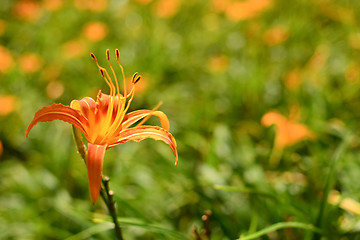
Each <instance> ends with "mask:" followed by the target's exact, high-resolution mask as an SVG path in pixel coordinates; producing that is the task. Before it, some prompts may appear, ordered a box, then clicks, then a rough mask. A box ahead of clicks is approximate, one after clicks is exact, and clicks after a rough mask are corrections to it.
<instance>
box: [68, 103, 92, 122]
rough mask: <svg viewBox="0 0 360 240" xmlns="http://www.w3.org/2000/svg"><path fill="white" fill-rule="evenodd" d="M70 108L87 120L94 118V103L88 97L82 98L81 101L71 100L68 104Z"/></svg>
mask: <svg viewBox="0 0 360 240" xmlns="http://www.w3.org/2000/svg"><path fill="white" fill-rule="evenodd" d="M70 107H71V108H73V109H76V110H79V111H81V113H82V115H83V116H84V117H85V118H87V119H88V120H89V119H91V118H95V109H96V103H95V101H94V99H92V98H90V97H84V98H83V99H81V100H73V101H72V102H71V103H70Z"/></svg>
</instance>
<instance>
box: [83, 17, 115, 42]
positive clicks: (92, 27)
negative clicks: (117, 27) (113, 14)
mask: <svg viewBox="0 0 360 240" xmlns="http://www.w3.org/2000/svg"><path fill="white" fill-rule="evenodd" d="M108 31H109V29H108V27H107V25H106V24H105V23H102V22H89V23H87V24H86V25H85V26H84V28H83V34H84V36H85V37H86V38H87V39H88V40H90V41H93V42H97V41H100V40H102V39H104V38H105V37H106V35H107V34H108Z"/></svg>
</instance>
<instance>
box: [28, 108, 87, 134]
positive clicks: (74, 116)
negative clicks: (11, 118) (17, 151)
mask: <svg viewBox="0 0 360 240" xmlns="http://www.w3.org/2000/svg"><path fill="white" fill-rule="evenodd" d="M53 120H62V121H65V122H67V123H70V124H72V125H74V126H75V127H77V128H78V129H79V130H80V131H81V132H82V133H83V134H84V135H85V137H86V138H88V134H87V131H86V130H87V127H88V123H87V121H86V119H85V117H84V116H83V115H81V113H80V112H79V111H78V110H75V109H73V108H71V107H69V106H65V105H63V104H61V103H59V104H52V105H50V106H47V107H43V108H42V109H40V110H39V111H37V112H36V113H35V116H34V119H33V120H32V121H31V123H30V124H29V126H28V127H27V129H26V132H25V136H26V137H27V136H28V135H29V132H30V130H31V129H32V128H33V127H34V125H35V124H37V123H39V122H49V121H53Z"/></svg>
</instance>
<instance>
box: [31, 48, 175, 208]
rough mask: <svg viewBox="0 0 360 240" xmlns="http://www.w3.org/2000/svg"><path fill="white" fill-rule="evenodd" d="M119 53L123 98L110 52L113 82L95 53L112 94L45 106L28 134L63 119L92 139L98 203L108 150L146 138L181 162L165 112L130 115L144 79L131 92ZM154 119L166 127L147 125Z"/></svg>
mask: <svg viewBox="0 0 360 240" xmlns="http://www.w3.org/2000/svg"><path fill="white" fill-rule="evenodd" d="M115 53H116V59H117V62H118V65H119V67H120V68H121V71H122V76H123V81H124V87H123V88H124V94H123V95H122V94H121V93H120V89H119V84H118V81H117V77H116V75H115V72H114V69H113V67H112V65H111V62H110V56H109V50H107V51H106V57H107V60H108V62H109V65H110V69H111V71H110V74H112V75H113V79H112V78H111V77H110V74H109V73H108V71H107V70H106V69H105V68H103V67H101V66H100V65H99V64H98V62H97V59H96V58H95V56H94V54H91V57H92V58H93V59H94V61H95V62H96V64H97V66H98V68H99V71H100V73H101V76H102V77H103V78H104V79H105V81H106V83H107V84H108V86H109V87H110V95H107V94H104V93H102V92H101V91H99V93H98V95H97V100H96V101H94V100H93V99H92V98H90V97H85V98H83V99H81V100H73V101H72V102H71V104H70V106H65V105H63V104H52V105H50V106H47V107H44V108H42V109H40V110H39V111H38V112H36V113H35V117H34V119H33V120H32V121H31V123H30V124H29V126H28V128H27V129H26V133H25V135H26V136H28V134H29V132H30V130H31V129H32V128H33V126H34V125H35V124H37V123H39V122H47V121H53V120H62V121H65V122H68V123H70V124H72V125H74V126H75V127H76V128H78V129H79V130H80V131H81V132H82V133H83V134H84V136H85V138H86V139H87V140H88V148H87V160H86V165H87V171H88V180H89V187H90V193H91V199H92V202H93V203H95V202H96V200H97V198H98V196H99V193H100V188H101V177H102V164H103V159H104V154H105V150H106V149H109V148H111V147H114V146H116V145H117V144H120V143H125V142H127V141H137V142H139V141H141V140H143V139H146V138H153V139H155V140H161V141H163V142H165V143H166V144H168V145H169V146H170V148H171V150H172V151H173V153H174V155H175V157H176V161H175V165H177V163H178V154H177V150H176V141H175V138H174V137H173V136H172V135H171V133H170V132H169V127H170V125H169V120H168V118H167V116H166V115H165V114H164V113H163V112H161V111H157V110H156V108H157V107H156V108H155V109H153V110H137V111H133V112H130V113H127V111H128V109H129V107H130V103H131V102H132V100H133V97H134V94H135V84H136V83H137V82H138V81H139V80H140V78H141V77H140V76H139V75H138V73H135V74H134V75H133V77H132V89H131V90H130V92H127V90H126V79H125V74H124V70H123V67H122V66H121V64H120V62H119V57H120V53H119V50H118V49H116V51H115ZM150 116H156V117H158V118H159V120H160V123H161V126H162V127H158V126H150V125H144V123H145V122H146V121H147V119H148V118H149V117H150ZM133 125H135V126H133Z"/></svg>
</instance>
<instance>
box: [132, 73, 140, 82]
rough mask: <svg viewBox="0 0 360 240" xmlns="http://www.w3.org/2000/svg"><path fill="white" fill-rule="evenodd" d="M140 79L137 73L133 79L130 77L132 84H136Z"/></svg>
mask: <svg viewBox="0 0 360 240" xmlns="http://www.w3.org/2000/svg"><path fill="white" fill-rule="evenodd" d="M140 79H141V75H139V76H138V77H137V78H136V79H135V78H133V79H132V83H133V84H136V83H137V82H138V81H140Z"/></svg>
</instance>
